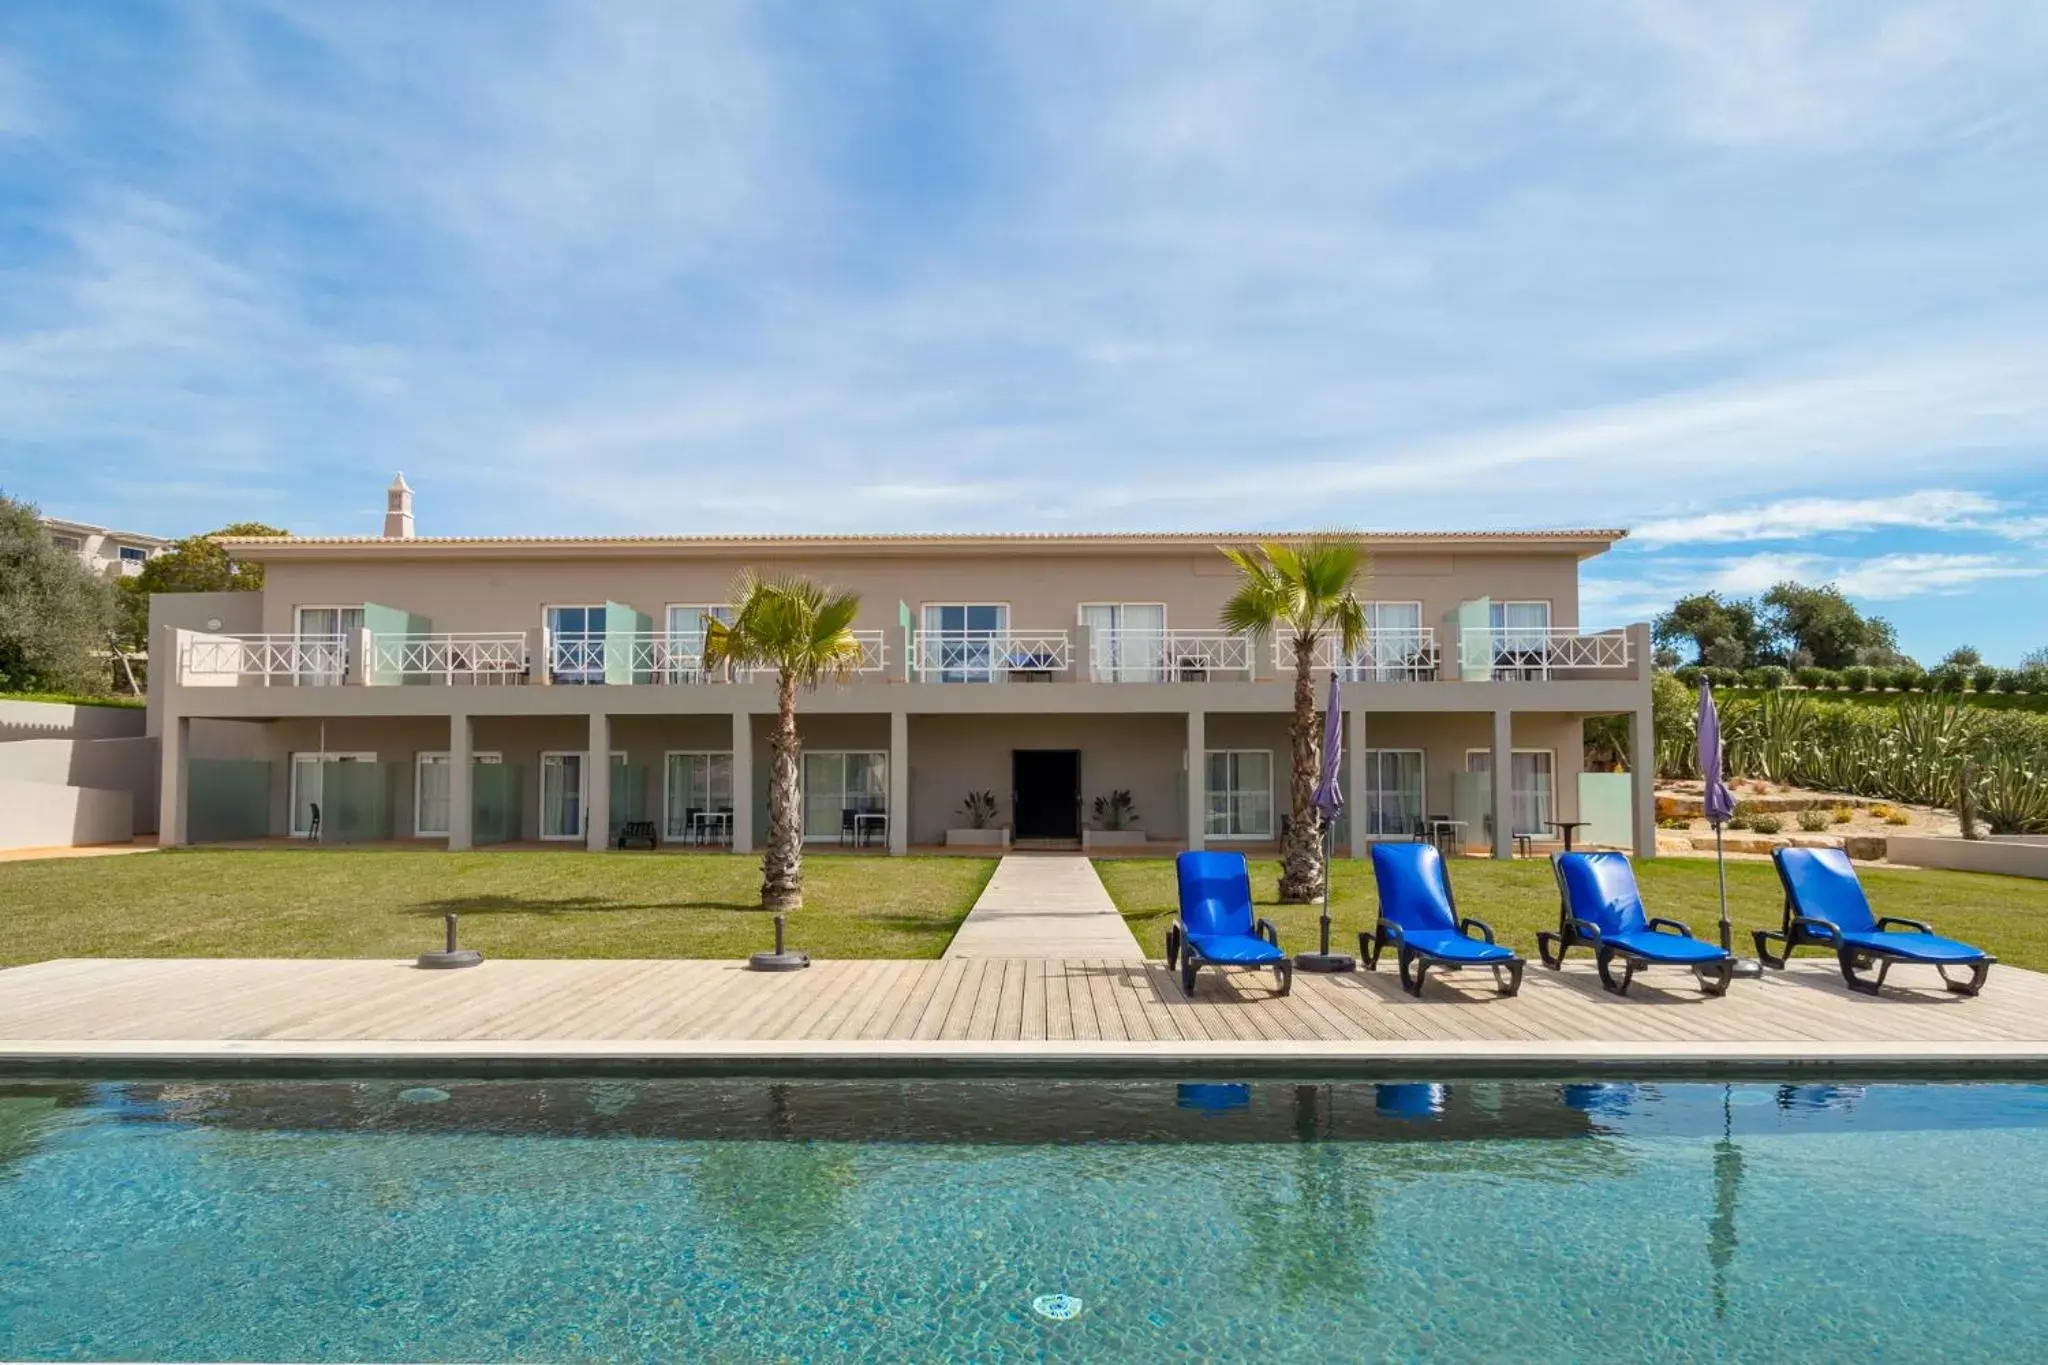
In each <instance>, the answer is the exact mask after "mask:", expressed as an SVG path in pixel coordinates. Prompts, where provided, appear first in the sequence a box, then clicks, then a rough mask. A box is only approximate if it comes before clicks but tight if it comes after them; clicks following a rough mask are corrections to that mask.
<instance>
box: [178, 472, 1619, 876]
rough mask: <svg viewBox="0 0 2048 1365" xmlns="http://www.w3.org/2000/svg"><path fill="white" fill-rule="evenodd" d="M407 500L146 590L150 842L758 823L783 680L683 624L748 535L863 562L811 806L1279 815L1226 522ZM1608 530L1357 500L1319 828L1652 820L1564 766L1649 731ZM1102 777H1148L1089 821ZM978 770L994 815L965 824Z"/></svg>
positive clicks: (822, 824) (1172, 838) (841, 840)
mask: <svg viewBox="0 0 2048 1365" xmlns="http://www.w3.org/2000/svg"><path fill="white" fill-rule="evenodd" d="M391 509H392V510H391V514H390V515H389V516H388V517H387V519H386V527H385V530H386V534H385V535H383V536H378V537H360V538H358V537H318V538H315V537H293V538H282V539H274V540H246V541H232V542H229V546H230V549H231V551H232V553H233V554H235V555H236V556H237V557H238V558H240V559H244V560H250V561H255V562H259V563H261V564H262V565H263V566H264V568H265V585H264V588H263V589H262V591H261V592H256V593H223V594H205V595H193V596H189V597H159V598H158V599H157V600H156V602H155V604H154V607H155V609H154V623H155V629H156V630H157V632H158V633H159V635H160V636H161V637H162V638H161V639H160V640H159V645H160V647H168V649H169V651H170V657H171V659H172V660H173V661H174V663H173V666H172V667H170V668H166V669H164V670H163V671H162V672H163V678H162V680H161V684H160V685H159V686H157V687H156V688H155V689H154V691H153V695H152V697H151V705H152V710H153V716H152V725H153V728H154V730H155V732H156V733H158V734H160V735H161V736H162V744H163V765H162V767H163V799H162V812H161V819H160V831H159V837H160V838H161V839H162V840H163V841H164V842H165V843H172V844H175V843H185V842H208V841H222V840H245V839H254V838H301V839H315V838H317V839H322V840H382V839H420V840H431V841H435V842H436V843H443V842H445V844H446V846H447V847H449V848H456V849H462V848H471V847H476V846H481V845H485V844H493V843H497V844H502V843H513V842H518V843H536V842H538V843H560V844H568V845H582V846H587V847H589V848H592V849H598V848H604V847H608V846H611V845H612V844H614V843H615V842H616V839H617V836H618V835H619V833H620V832H621V831H622V830H624V829H625V827H626V826H627V824H628V823H629V822H631V823H633V824H634V825H636V826H640V825H643V824H651V825H652V826H653V829H654V833H655V836H656V838H657V840H658V841H659V842H660V843H662V844H664V845H667V846H670V847H676V848H690V847H699V846H716V847H730V848H734V849H740V850H745V849H750V848H753V847H755V846H756V844H757V841H758V839H759V838H760V837H761V835H762V833H763V831H765V829H766V825H767V772H768V743H767V737H768V732H769V726H770V723H771V721H772V719H773V713H774V709H775V694H774V686H773V680H772V679H770V678H763V677H758V676H750V675H734V674H731V673H729V672H722V671H719V670H714V669H709V668H706V667H705V666H704V663H703V659H702V643H703V627H704V622H705V621H706V620H707V619H708V618H710V617H712V616H715V615H716V614H718V613H720V612H722V611H724V610H725V606H724V604H725V603H726V602H727V601H728V599H729V598H730V595H731V591H732V588H733V584H734V580H735V579H736V578H737V577H738V576H739V575H740V574H741V572H742V571H744V570H754V571H757V572H763V573H771V574H785V573H786V574H801V575H805V576H807V577H810V578H813V579H816V580H819V581H822V582H826V583H830V584H833V585H836V586H838V587H841V588H845V589H850V590H852V591H855V592H858V593H859V594H860V597H861V612H860V617H859V620H858V621H857V623H856V629H857V633H858V634H859V637H860V640H861V643H862V661H861V665H860V668H859V671H858V672H856V673H855V674H854V675H853V676H852V677H851V679H850V680H848V681H847V682H845V683H843V684H837V685H827V686H824V687H821V688H820V689H819V690H817V691H816V692H814V693H811V694H808V695H806V696H804V697H803V698H802V701H801V704H800V719H799V726H800V729H801V732H802V738H803V745H804V754H803V768H802V777H803V799H804V831H805V837H806V839H807V840H810V841H812V842H814V843H817V844H821V845H840V844H852V845H873V846H876V847H883V848H887V849H888V850H890V851H892V852H897V853H901V852H904V851H906V850H907V849H909V848H912V847H921V846H932V845H941V844H945V843H947V842H948V838H949V832H952V833H951V837H952V838H953V839H954V840H955V841H964V840H968V839H988V838H1002V837H1008V838H1011V839H1014V840H1016V841H1018V842H1022V843H1038V844H1043V845H1045V846H1060V845H1078V844H1079V843H1080V842H1081V841H1082V840H1083V839H1084V838H1085V839H1086V840H1087V841H1088V842H1089V843H1090V844H1091V845H1092V844H1096V843H1110V842H1112V841H1115V842H1120V843H1123V844H1126V845H1127V844H1128V843H1129V842H1130V841H1131V840H1133V839H1135V838H1138V837H1140V835H1142V837H1143V838H1144V839H1145V840H1146V841H1147V846H1148V847H1151V848H1155V849H1160V850H1164V849H1170V848H1178V847H1203V846H1205V845H1206V846H1250V847H1257V846H1261V845H1269V844H1271V843H1272V842H1274V840H1275V839H1276V838H1277V837H1278V836H1279V835H1280V833H1281V832H1282V822H1283V821H1284V819H1285V818H1286V810H1287V804H1288V803H1287V780H1288V779H1287V761H1288V760H1287V751H1288V742H1287V723H1288V713H1289V709H1290V705H1291V700H1292V695H1291V682H1290V679H1291V669H1290V665H1289V662H1288V661H1287V660H1284V659H1283V658H1281V657H1280V654H1279V652H1278V650H1276V648H1275V647H1274V645H1273V644H1272V643H1271V642H1268V643H1266V644H1265V645H1262V646H1260V645H1254V643H1253V642H1251V641H1249V640H1247V639H1245V638H1243V637H1241V636H1236V635H1232V634H1230V633H1228V632H1226V631H1224V630H1222V629H1221V628H1220V627H1219V626H1218V624H1217V617H1218V611H1219V609H1220V607H1221V606H1222V604H1223V602H1224V601H1225V599H1226V598H1227V597H1228V596H1229V595H1230V593H1231V592H1232V590H1233V588H1234V586H1235V582H1236V579H1235V570H1234V569H1233V568H1232V566H1231V565H1230V564H1229V563H1228V562H1227V561H1226V560H1225V559H1224V557H1223V556H1222V555H1221V554H1220V553H1219V552H1218V546H1219V545H1221V544H1245V543H1249V542H1251V541H1252V540H1253V539H1254V538H1253V537H1250V536H1237V535H1228V534H1211V535H1184V534H1172V535H1014V536H994V535H972V536H946V535H913V536H815V537H814V536H788V537H683V536H677V537H630V538H626V537H621V538H569V537H564V538H524V537H419V536H415V535H413V534H412V533H411V532H412V516H411V492H410V490H408V489H406V488H404V486H403V484H402V482H401V483H400V484H397V485H394V487H393V489H392V492H391ZM1621 535H1622V533H1621V532H1619V531H1611V530H1571V531H1543V532H1514V533H1453V532H1446V533H1389V534H1380V533H1369V534H1366V535H1364V536H1363V540H1364V543H1365V545H1366V547H1367V549H1368V550H1369V552H1370V563H1371V567H1370V574H1369V577H1368V578H1367V579H1366V581H1365V582H1364V584H1363V585H1362V588H1363V591H1362V595H1363V596H1364V597H1365V598H1367V599H1368V600H1369V602H1370V606H1369V609H1368V611H1369V623H1370V627H1371V633H1370V636H1369V638H1368V640H1367V642H1366V644H1365V645H1364V647H1363V648H1362V649H1360V650H1359V651H1358V652H1357V653H1355V654H1353V655H1350V656H1342V655H1341V654H1340V653H1339V652H1338V651H1336V650H1335V649H1326V650H1325V651H1324V652H1323V653H1322V655H1321V656H1320V657H1319V658H1318V660H1317V669H1318V678H1317V696H1318V699H1319V701H1320V698H1321V697H1322V696H1323V695H1324V694H1325V692H1326V690H1327V683H1328V674H1329V671H1330V670H1333V669H1334V670H1335V671H1336V672H1337V673H1338V675H1339V676H1340V678H1341V695H1342V698H1343V709H1344V726H1345V750H1346V752H1345V756H1344V764H1345V772H1346V773H1347V774H1348V778H1349V781H1348V783H1347V789H1348V795H1349V798H1350V804H1349V809H1348V810H1347V812H1346V816H1345V819H1344V821H1343V822H1342V824H1341V825H1340V829H1339V838H1340V851H1345V850H1348V851H1349V852H1351V853H1353V854H1355V855H1360V856H1362V855H1363V854H1364V852H1365V851H1366V849H1367V848H1368V846H1369V845H1370V843H1371V842H1372V841H1374V840H1378V839H1411V838H1415V837H1418V836H1421V835H1434V836H1436V837H1439V838H1442V839H1445V840H1447V841H1449V842H1453V843H1461V844H1463V845H1465V846H1467V847H1471V848H1474V849H1478V850H1487V851H1492V852H1494V853H1496V854H1497V855H1499V856H1509V855H1511V854H1512V853H1513V852H1514V851H1515V849H1516V847H1517V845H1518V843H1520V842H1522V839H1523V838H1524V837H1526V838H1527V839H1529V840H1531V841H1537V842H1549V841H1553V840H1554V839H1555V838H1556V837H1557V835H1558V829H1557V822H1569V821H1583V822H1584V823H1585V828H1584V829H1582V830H1580V831H1579V834H1580V837H1581V838H1582V839H1583V840H1590V841H1595V842H1601V843H1610V844H1619V845H1622V846H1628V847H1633V848H1634V849H1635V850H1636V851H1637V852H1638V853H1639V854H1641V855H1644V856H1648V855H1649V854H1650V853H1651V852H1652V851H1653V849H1654V846H1655V839H1654V831H1653V829H1652V824H1653V821H1652V818H1651V816H1652V808H1651V796H1650V792H1649V790H1648V786H1647V784H1638V785H1636V786H1633V787H1632V786H1631V785H1630V781H1629V778H1628V777H1627V776H1626V775H1621V774H1607V773H1601V774H1593V773H1585V772H1582V767H1583V764H1582V752H1583V742H1582V724H1583V722H1584V720H1585V719H1586V718H1587V717H1589V716H1596V715H1613V714H1620V715H1624V716H1627V717H1628V718H1629V719H1630V725H1631V735H1632V740H1633V750H1632V751H1634V752H1643V751H1644V750H1645V749H1646V747H1647V745H1648V741H1649V729H1650V685H1649V672H1648V666H1649V656H1648V648H1647V644H1648V641H1647V632H1646V629H1645V628H1644V627H1642V626H1631V627H1628V628H1626V629H1621V630H1607V631H1585V630H1582V629H1581V628H1580V623H1579V612H1578V606H1579V566H1580V564H1581V563H1583V562H1584V561H1585V560H1586V559H1588V558H1590V557H1591V556H1594V555H1597V554H1600V553H1602V552H1604V551H1605V550H1607V549H1608V548H1609V547H1610V546H1611V545H1612V544H1613V543H1614V542H1615V541H1616V540H1617V539H1619V538H1620V536H1621ZM1262 538H1264V539H1271V538H1272V537H1262ZM1282 539H1286V537H1282ZM1116 792H1127V793H1129V807H1130V808H1131V810H1132V812H1133V814H1132V816H1131V818H1130V819H1129V820H1128V821H1126V822H1125V824H1126V826H1127V827H1126V828H1125V829H1124V830H1121V831H1117V832H1115V833H1114V834H1113V835H1110V836H1109V837H1105V833H1106V832H1104V831H1101V830H1099V826H1100V825H1101V824H1103V823H1105V822H1104V821H1102V820H1099V819H1098V818H1097V817H1096V814H1095V805H1096V800H1097V798H1105V799H1106V798H1108V797H1110V796H1111V795H1112V794H1113V793H1116ZM978 793H990V794H993V796H994V798H995V807H996V809H995V814H994V817H993V825H994V826H995V827H999V828H1000V830H1002V831H1004V833H1003V834H998V835H991V834H987V833H982V834H976V835H970V834H965V833H958V832H957V831H962V830H964V829H965V828H966V827H968V826H969V825H970V824H971V823H972V822H971V821H970V819H969V817H968V815H967V814H966V809H967V807H968V804H969V797H970V795H972V794H978ZM1495 811H1506V812H1507V813H1508V814H1507V818H1506V819H1505V820H1497V819H1495V818H1494V812H1495ZM1131 827H1135V829H1133V828H1131Z"/></svg>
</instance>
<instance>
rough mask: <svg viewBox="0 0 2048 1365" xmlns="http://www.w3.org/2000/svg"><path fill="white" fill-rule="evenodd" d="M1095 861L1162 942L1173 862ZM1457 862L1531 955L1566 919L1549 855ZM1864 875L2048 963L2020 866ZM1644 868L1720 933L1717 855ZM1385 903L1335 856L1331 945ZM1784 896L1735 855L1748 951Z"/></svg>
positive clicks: (1469, 885)
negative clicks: (2008, 871)
mask: <svg viewBox="0 0 2048 1365" xmlns="http://www.w3.org/2000/svg"><path fill="white" fill-rule="evenodd" d="M1095 866H1096V870H1097V871H1098V872H1100V873H1101V874H1102V880H1103V883H1104V884H1105V885H1106V886H1108V888H1109V894H1110V896H1111V897H1112V898H1114V899H1115V901H1116V904H1117V908H1118V909H1119V910H1121V911H1122V912H1123V915H1124V919H1125V920H1126V921H1127V922H1128V923H1129V924H1130V926H1131V932H1132V933H1134V934H1136V935H1137V936H1138V942H1139V943H1140V944H1142V945H1144V948H1145V951H1146V952H1148V953H1152V954H1163V953H1164V951H1165V942H1166V926H1167V925H1168V924H1169V923H1171V922H1172V919H1173V909H1174V882H1173V864H1172V863H1171V862H1168V861H1165V860H1163V859H1162V860H1151V859H1144V860H1139V859H1128V860H1126V859H1105V860H1103V861H1101V862H1098V863H1097V864H1096V865H1095ZM1449 867H1450V873H1451V892H1452V894H1453V895H1454V896H1456V898H1457V902H1458V911H1459V913H1460V914H1463V915H1471V916H1475V917H1477V918H1479V919H1483V920H1485V921H1486V922H1487V923H1489V924H1491V925H1492V926H1493V928H1494V930H1495V932H1496V933H1498V934H1499V935H1500V937H1501V939H1502V941H1504V942H1506V943H1509V944H1511V945H1513V946H1514V947H1515V948H1517V949H1519V950H1520V951H1521V952H1522V954H1523V955H1524V956H1526V957H1528V958H1530V959H1532V960H1533V959H1534V958H1535V956H1536V931H1537V930H1539V929H1550V928H1554V927H1555V926H1556V923H1557V886H1556V883H1555V882H1553V881H1552V880H1551V876H1550V863H1549V862H1548V860H1544V859H1519V860H1517V861H1514V862H1495V861H1493V860H1491V859H1481V858H1469V859H1464V858H1461V859H1453V860H1452V861H1451V862H1450V864H1449ZM1279 875H1280V872H1279V864H1278V863H1276V862H1273V861H1271V860H1261V861H1255V862H1253V863H1252V895H1253V898H1254V899H1255V900H1256V901H1257V902H1258V905H1259V913H1260V914H1261V915H1264V916H1265V917H1266V918H1268V919H1270V920H1272V921H1273V923H1274V925H1275V926H1276V927H1277V928H1278V929H1279V930H1280V943H1281V946H1283V947H1285V948H1286V949H1287V950H1288V951H1289V952H1300V951H1303V950H1305V949H1309V948H1313V947H1314V946H1315V939H1316V932H1317V930H1316V918H1317V916H1318V915H1319V914H1321V907H1320V906H1305V905H1285V906H1283V905H1275V904H1274V903H1273V892H1274V887H1275V885H1276V884H1277V882H1278V880H1279ZM1857 875H1858V876H1859V877H1861V878H1862V880H1863V887H1864V890H1865V891H1867V892H1868V893H1869V895H1870V901H1871V904H1872V906H1874V907H1875V908H1876V910H1877V913H1879V914H1880V915H1904V916H1906V917H1907V918H1909V919H1919V920H1926V921H1928V922H1930V923H1932V924H1933V925H1934V928H1935V931H1936V932H1938V933H1941V934H1946V935H1949V936H1950V937H1953V938H1959V939H1962V940H1964V941H1965V942H1969V943H1975V944H1979V945H1981V946H1982V947H1984V948H1986V949H1988V950H1990V952H1991V953H1992V954H1993V955H1995V956H1996V957H1997V958H1998V959H1999V960H2000V961H2002V962H2008V963H2011V964H2013V965H2014V966H2018V967H2031V968H2033V969H2035V970H2048V885H2044V884H2043V883H2041V882H2038V881H2031V880H2028V879H2026V878H2022V877H1989V876H1984V875H1981V874H1979V873H1974V872H1930V871H1918V870H1912V869H1904V868H1868V867H1859V868H1858V869H1857ZM1636 877H1637V880H1638V882H1639V884H1640V885H1641V886H1642V889H1643V899H1644V901H1645V902H1646V903H1647V904H1648V906H1649V910H1650V913H1651V914H1653V915H1663V916H1665V917H1667V918H1670V919H1677V920H1683V921H1684V922H1686V923H1687V924H1689V925H1691V926H1692V929H1693V932H1694V933H1695V934H1697V935H1699V936H1700V937H1701V938H1713V937H1715V936H1716V934H1717V933H1718V925H1719V921H1720V909H1719V906H1718V904H1717V902H1716V899H1715V893H1714V864H1713V863H1712V862H1711V861H1709V860H1706V859H1701V858H1658V859H1654V860H1652V861H1650V862H1647V863H1641V864H1638V865H1637V867H1636ZM1376 903H1377V902H1376V899H1375V897H1374V895H1373V891H1372V872H1371V869H1370V867H1369V866H1368V865H1367V864H1365V863H1358V862H1352V861H1349V860H1348V859H1347V860H1342V861H1339V862H1337V863H1334V864H1332V866H1331V885H1330V921H1331V929H1330V936H1331V942H1332V944H1333V946H1335V947H1337V948H1338V950H1339V951H1342V952H1354V953H1355V952H1357V951H1358V934H1359V931H1360V930H1361V929H1370V928H1371V927H1372V918H1373V914H1374V907H1375V905H1376ZM1781 905H1782V900H1781V897H1780V894H1779V891H1778V876H1777V873H1776V871H1775V870H1774V869H1773V868H1772V867H1771V865H1770V864H1769V863H1766V862H1731V863H1729V864H1728V914H1729V918H1731V919H1732V920H1733V921H1734V922H1735V932H1736V942H1737V946H1738V951H1740V952H1741V953H1742V954H1743V955H1745V956H1748V955H1750V954H1751V952H1752V951H1753V950H1752V945H1751V943H1750V938H1749V934H1750V931H1751V930H1752V929H1775V928H1777V927H1778V924H1779V922H1780V917H1781V915H1782V910H1781V908H1780V907H1781ZM1807 955H1810V956H1814V957H1819V956H1820V955H1819V954H1818V953H1809V954H1807Z"/></svg>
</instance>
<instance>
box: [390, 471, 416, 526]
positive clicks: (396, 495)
mask: <svg viewBox="0 0 2048 1365" xmlns="http://www.w3.org/2000/svg"><path fill="white" fill-rule="evenodd" d="M384 539H386V540H411V539H412V488H411V487H410V486H409V485H408V484H407V483H406V481H405V475H404V474H400V475H399V476H398V477H397V478H395V479H393V480H392V481H391V487H390V488H389V489H388V490H387V491H386V496H385V502H384Z"/></svg>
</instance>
